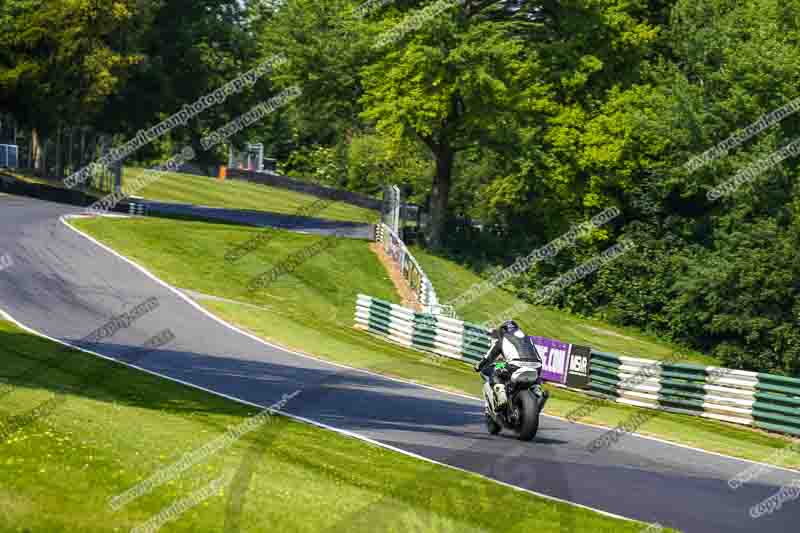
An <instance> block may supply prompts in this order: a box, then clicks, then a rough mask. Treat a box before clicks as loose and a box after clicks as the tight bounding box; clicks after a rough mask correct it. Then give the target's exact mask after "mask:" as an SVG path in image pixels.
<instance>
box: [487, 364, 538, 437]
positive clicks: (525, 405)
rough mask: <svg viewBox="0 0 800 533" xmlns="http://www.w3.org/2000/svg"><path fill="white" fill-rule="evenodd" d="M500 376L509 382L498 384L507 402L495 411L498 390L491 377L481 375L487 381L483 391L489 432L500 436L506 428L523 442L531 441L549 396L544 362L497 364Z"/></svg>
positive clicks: (495, 369) (495, 367)
mask: <svg viewBox="0 0 800 533" xmlns="http://www.w3.org/2000/svg"><path fill="white" fill-rule="evenodd" d="M492 366H493V368H494V372H495V373H496V375H497V376H498V377H499V378H500V379H501V380H502V381H503V382H505V385H503V384H502V383H498V382H496V383H495V387H500V388H501V390H499V391H498V392H499V393H503V392H505V395H506V398H507V401H506V402H505V405H504V406H503V407H501V408H500V409H496V408H495V391H493V390H492V386H491V384H490V380H491V377H490V376H489V375H487V374H486V373H485V372H481V377H483V379H484V386H483V392H484V396H485V397H486V429H487V430H488V431H489V434H490V435H497V434H498V433H500V431H501V430H502V429H503V428H506V429H509V430H512V431H515V432H516V433H517V434H518V436H519V440H523V441H530V440H533V438H534V437H535V436H536V432H537V431H538V430H539V414H540V413H541V411H542V409H544V404H545V403H546V402H547V398H548V394H547V392H546V391H545V390H544V389H543V388H542V376H541V369H542V363H541V362H540V361H535V360H521V359H515V360H513V361H511V362H496V363H494V364H493V365H492Z"/></svg>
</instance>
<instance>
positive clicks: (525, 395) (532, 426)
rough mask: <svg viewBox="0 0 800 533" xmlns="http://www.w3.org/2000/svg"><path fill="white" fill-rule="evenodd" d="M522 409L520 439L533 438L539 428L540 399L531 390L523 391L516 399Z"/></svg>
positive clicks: (527, 439) (518, 407)
mask: <svg viewBox="0 0 800 533" xmlns="http://www.w3.org/2000/svg"><path fill="white" fill-rule="evenodd" d="M515 403H516V404H517V405H516V407H517V409H518V410H519V411H520V415H519V419H520V424H519V440H525V441H529V440H533V438H534V437H535V436H536V432H537V431H538V430H539V401H538V400H537V398H536V396H534V395H533V393H532V392H531V391H527V390H526V391H522V392H520V393H519V395H517V397H516V399H515Z"/></svg>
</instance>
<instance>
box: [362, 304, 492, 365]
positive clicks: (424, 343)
mask: <svg viewBox="0 0 800 533" xmlns="http://www.w3.org/2000/svg"><path fill="white" fill-rule="evenodd" d="M356 324H358V325H360V326H362V327H365V328H366V329H368V330H369V331H371V332H373V333H377V334H379V335H384V336H386V337H388V338H389V340H391V341H394V342H397V343H399V344H402V345H404V346H409V347H412V348H417V349H420V350H424V351H427V352H432V353H435V354H438V355H441V356H444V357H450V358H451V359H459V360H462V361H465V362H467V363H471V364H474V363H476V362H477V361H479V360H480V359H481V357H483V355H484V354H485V353H486V351H487V350H488V349H489V346H490V345H491V339H490V338H489V335H488V334H487V332H486V330H485V329H483V328H481V327H480V326H475V325H473V324H469V323H466V322H463V321H461V320H456V319H454V318H448V317H445V316H443V315H430V314H426V313H417V312H415V311H413V310H411V309H408V308H407V307H403V306H400V305H396V304H392V303H389V302H385V301H383V300H378V299H377V298H372V297H371V296H366V295H363V294H359V295H358V299H357V300H356Z"/></svg>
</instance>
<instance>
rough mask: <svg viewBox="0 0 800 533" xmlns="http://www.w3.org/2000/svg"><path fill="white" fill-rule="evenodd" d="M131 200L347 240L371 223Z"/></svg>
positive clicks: (161, 209)
mask: <svg viewBox="0 0 800 533" xmlns="http://www.w3.org/2000/svg"><path fill="white" fill-rule="evenodd" d="M135 203H137V204H139V205H141V206H145V207H147V208H148V209H149V210H150V211H151V212H153V213H154V214H155V215H157V214H159V213H161V214H164V215H166V216H183V217H188V218H194V219H198V220H204V219H205V220H209V221H218V222H226V223H229V224H244V225H248V226H258V227H273V228H281V229H285V230H290V231H300V232H304V233H314V234H317V235H334V234H336V235H339V236H341V237H348V238H351V239H369V238H370V233H371V225H370V224H363V223H360V222H346V221H340V220H327V219H323V218H314V217H304V216H297V215H285V214H281V213H269V212H265V211H253V210H248V209H225V208H222V207H207V206H201V205H188V204H177V203H169V202H155V201H153V200H136V202H135ZM375 215H376V216H378V213H377V212H375Z"/></svg>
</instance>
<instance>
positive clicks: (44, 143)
mask: <svg viewBox="0 0 800 533" xmlns="http://www.w3.org/2000/svg"><path fill="white" fill-rule="evenodd" d="M123 141H124V139H123V138H122V137H121V136H119V135H117V136H113V135H108V134H106V133H103V132H99V131H97V130H95V129H94V128H91V127H86V126H60V127H57V128H55V129H53V131H48V132H46V133H45V132H39V131H36V130H33V129H30V128H26V127H24V126H23V125H21V124H20V123H18V122H17V121H16V120H15V119H14V117H13V116H11V115H9V114H0V144H5V145H7V146H14V147H16V149H15V150H13V155H11V154H10V152H12V151H11V150H9V149H6V150H0V167H3V166H5V167H6V168H14V169H18V170H20V171H21V172H22V173H24V174H30V175H33V176H37V177H39V178H42V179H45V180H52V181H56V180H58V181H61V180H63V179H64V178H66V177H67V176H70V175H72V174H74V173H75V172H77V171H79V170H81V169H82V168H84V167H86V166H87V165H89V164H90V163H93V162H95V161H97V160H98V159H100V158H101V157H102V156H104V155H105V154H107V153H108V152H109V151H110V150H111V149H112V148H113V147H114V146H116V145H118V144H120V143H122V142H123ZM3 153H5V156H4V155H3ZM4 157H5V158H4ZM4 161H5V162H6V164H5V165H4V164H3V162H4ZM9 161H11V162H13V163H14V164H13V165H12V164H8V162H9ZM118 172H121V163H119V164H116V165H114V166H113V167H112V166H106V165H99V166H97V168H95V169H94V170H93V172H92V174H91V176H90V177H89V179H88V180H86V182H85V183H83V184H82V185H81V187H80V188H82V189H86V188H90V189H95V190H98V191H102V192H113V191H114V187H115V183H116V180H117V173H118Z"/></svg>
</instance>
